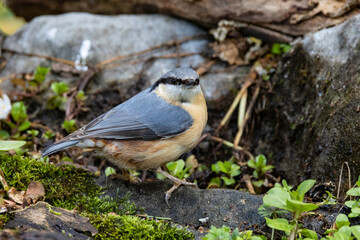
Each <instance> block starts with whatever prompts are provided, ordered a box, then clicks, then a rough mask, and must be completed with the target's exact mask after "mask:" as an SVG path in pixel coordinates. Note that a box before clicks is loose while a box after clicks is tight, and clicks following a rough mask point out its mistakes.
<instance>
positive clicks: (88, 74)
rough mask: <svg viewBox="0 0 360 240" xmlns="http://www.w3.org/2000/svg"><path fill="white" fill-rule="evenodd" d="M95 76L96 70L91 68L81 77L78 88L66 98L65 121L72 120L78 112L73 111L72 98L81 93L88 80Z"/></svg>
mask: <svg viewBox="0 0 360 240" xmlns="http://www.w3.org/2000/svg"><path fill="white" fill-rule="evenodd" d="M95 74H96V70H95V69H93V68H89V70H87V71H86V72H85V74H84V75H83V77H82V81H81V82H80V84H79V86H78V88H77V89H76V90H75V91H74V92H73V93H72V94H71V96H70V97H69V98H68V100H67V103H66V110H65V119H66V120H71V119H73V118H74V117H75V116H76V114H77V113H78V112H79V111H80V109H79V111H74V109H75V104H73V101H74V98H75V97H76V95H77V94H78V92H79V91H82V90H84V89H85V87H86V85H87V84H88V83H89V81H90V79H91V78H92V77H93V76H94V75H95Z"/></svg>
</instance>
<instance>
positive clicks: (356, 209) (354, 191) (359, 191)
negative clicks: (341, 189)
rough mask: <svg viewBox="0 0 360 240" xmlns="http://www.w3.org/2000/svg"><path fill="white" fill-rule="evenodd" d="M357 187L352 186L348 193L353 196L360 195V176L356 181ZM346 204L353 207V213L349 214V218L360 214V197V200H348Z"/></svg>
mask: <svg viewBox="0 0 360 240" xmlns="http://www.w3.org/2000/svg"><path fill="white" fill-rule="evenodd" d="M356 186H357V187H355V188H350V189H349V190H348V191H347V192H346V194H347V195H350V196H353V197H360V177H359V178H358V180H357V181H356ZM345 205H346V206H348V207H349V208H351V213H350V214H349V218H354V217H358V216H360V199H358V200H350V201H346V202H345Z"/></svg>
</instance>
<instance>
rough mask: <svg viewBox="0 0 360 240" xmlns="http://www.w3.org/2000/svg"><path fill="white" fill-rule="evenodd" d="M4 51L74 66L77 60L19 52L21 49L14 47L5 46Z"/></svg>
mask: <svg viewBox="0 0 360 240" xmlns="http://www.w3.org/2000/svg"><path fill="white" fill-rule="evenodd" d="M3 51H6V52H10V53H15V54H19V55H25V56H29V57H38V58H44V59H46V60H50V61H53V62H59V63H64V64H67V65H71V66H73V67H74V66H75V62H73V61H70V60H67V59H63V58H57V57H52V56H45V55H40V54H36V53H26V52H19V51H16V50H12V49H7V48H4V49H3Z"/></svg>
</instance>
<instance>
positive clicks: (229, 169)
mask: <svg viewBox="0 0 360 240" xmlns="http://www.w3.org/2000/svg"><path fill="white" fill-rule="evenodd" d="M234 160H235V159H234V158H231V159H230V160H229V161H225V162H222V161H218V162H217V163H215V164H212V165H211V170H212V171H213V172H215V173H216V174H219V173H224V174H226V176H222V177H221V179H222V180H223V181H224V184H225V185H226V186H231V185H233V184H235V182H236V181H235V179H234V178H235V177H236V176H238V175H240V174H241V171H240V166H239V165H237V164H236V163H234ZM218 182H219V180H218V179H214V180H213V179H212V180H211V181H210V183H211V184H217V183H218Z"/></svg>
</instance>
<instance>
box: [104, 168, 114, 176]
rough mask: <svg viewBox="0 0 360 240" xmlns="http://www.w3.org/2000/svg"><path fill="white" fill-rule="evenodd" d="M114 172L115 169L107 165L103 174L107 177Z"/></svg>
mask: <svg viewBox="0 0 360 240" xmlns="http://www.w3.org/2000/svg"><path fill="white" fill-rule="evenodd" d="M114 173H116V170H115V169H114V168H112V167H107V168H106V169H105V176H107V177H109V176H110V175H112V174H114Z"/></svg>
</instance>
